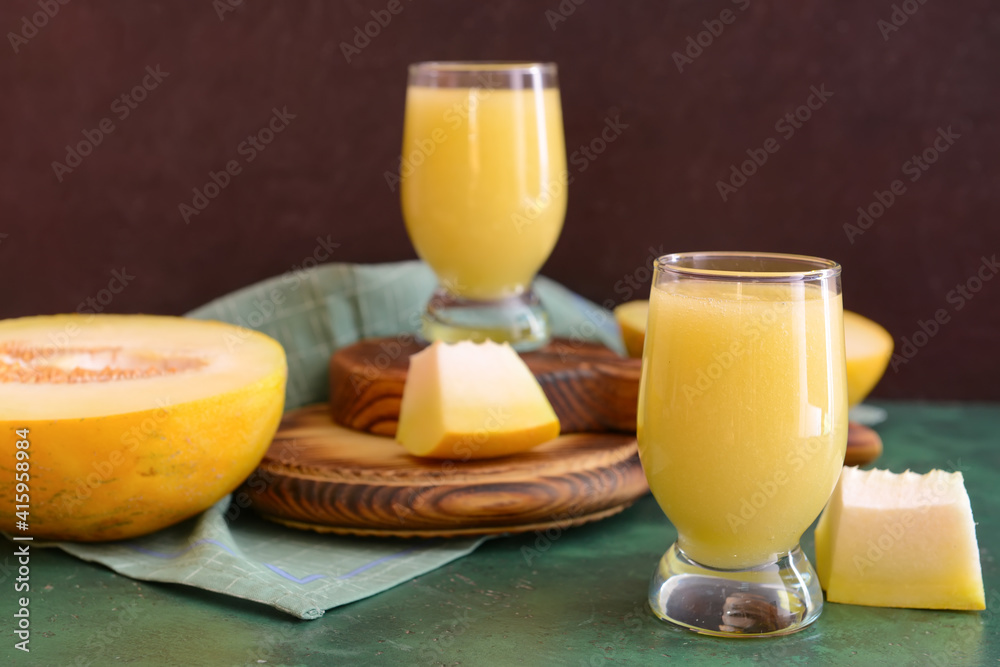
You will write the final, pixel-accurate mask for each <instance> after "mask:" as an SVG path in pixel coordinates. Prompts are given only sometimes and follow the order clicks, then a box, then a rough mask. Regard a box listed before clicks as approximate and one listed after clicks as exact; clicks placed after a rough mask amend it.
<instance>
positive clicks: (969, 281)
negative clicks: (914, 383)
mask: <svg viewBox="0 0 1000 667" xmlns="http://www.w3.org/2000/svg"><path fill="white" fill-rule="evenodd" d="M997 273H1000V262H998V261H997V256H996V253H993V255H991V256H990V257H986V256H983V257H980V262H979V266H978V267H977V268H976V270H975V271H974V272H973V274H972V275H971V276H969V277H968V278H966V279H965V281H964V282H961V283H958V284H957V285H955V287H954V288H952V289H951V290H949V291H948V293H947V294H946V295H945V301H946V302H947V303H948V304H949V305H950V306H951V310H950V311H949V309H947V308H938V309H937V310H935V311H934V314H933V315H932V316H931V317H929V318H928V319H926V320H923V319H918V320H917V327H916V329H915V330H914V331H913V333H911V334H910V335H909V336H903V338H902V339H901V341H900V345H899V347H897V348H896V349H897V350H898V351H896V352H893V354H892V358H891V359H890V360H889V366H890V367H891V368H892V370H893V372H894V373H895V372H899V369H900V367H901V366H905V365H906V364H908V363H910V361H911V360H912V359H913V358H914V357H915V356H917V354H918V353H919V352H920V350H922V349H923V348H924V347H926V346H927V344H928V343H930V342H931V340H932V339H933V338H934V337H935V336H937V335H938V333H939V332H940V331H941V327H943V326H944V325H946V324H948V323H949V322H951V316H952V313H953V312H958V311H960V310H962V309H963V308H965V306H966V304H968V303H969V301H971V300H972V299H973V298H975V296H976V295H977V294H978V293H979V292H980V290H982V289H983V287H984V286H985V285H986V283H988V282H989V281H991V280H993V278H994V276H996V275H997Z"/></svg>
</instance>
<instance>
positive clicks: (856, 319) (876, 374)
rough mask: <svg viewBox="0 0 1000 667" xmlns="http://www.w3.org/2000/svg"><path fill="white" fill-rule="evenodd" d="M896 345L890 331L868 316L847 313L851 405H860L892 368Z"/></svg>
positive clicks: (848, 384) (848, 400)
mask: <svg viewBox="0 0 1000 667" xmlns="http://www.w3.org/2000/svg"><path fill="white" fill-rule="evenodd" d="M892 346H893V343H892V336H890V335H889V332H888V331H886V330H885V329H883V328H882V327H881V326H879V325H878V324H876V323H875V322H872V321H871V320H869V319H868V318H867V317H862V316H861V315H858V314H857V313H852V312H851V311H849V310H845V311H844V349H845V352H846V353H847V404H848V405H857V404H858V403H860V402H861V401H863V400H864V399H865V397H866V396H868V394H869V393H871V390H872V389H873V388H874V387H875V385H876V384H877V383H878V381H879V380H880V379H881V378H882V375H883V374H884V373H885V369H886V366H888V365H889V359H890V358H891V357H892Z"/></svg>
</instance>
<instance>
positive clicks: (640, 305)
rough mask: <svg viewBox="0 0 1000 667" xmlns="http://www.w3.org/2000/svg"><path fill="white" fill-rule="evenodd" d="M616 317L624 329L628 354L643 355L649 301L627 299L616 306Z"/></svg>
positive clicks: (623, 333) (631, 355) (624, 339)
mask: <svg viewBox="0 0 1000 667" xmlns="http://www.w3.org/2000/svg"><path fill="white" fill-rule="evenodd" d="M615 319H616V320H617V321H618V327H619V328H620V329H621V330H622V340H623V341H624V342H625V351H626V352H628V356H630V357H633V358H635V359H638V358H640V357H642V347H643V345H644V344H645V343H646V320H647V319H649V301H647V300H645V299H643V300H639V301H627V302H625V303H623V304H621V305H620V306H617V307H616V308H615Z"/></svg>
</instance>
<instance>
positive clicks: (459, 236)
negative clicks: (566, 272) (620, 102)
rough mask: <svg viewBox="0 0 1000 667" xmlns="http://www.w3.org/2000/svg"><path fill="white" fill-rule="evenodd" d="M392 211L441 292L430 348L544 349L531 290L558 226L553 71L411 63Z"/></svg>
mask: <svg viewBox="0 0 1000 667" xmlns="http://www.w3.org/2000/svg"><path fill="white" fill-rule="evenodd" d="M401 160H402V161H401V164H400V178H401V185H402V189H401V199H402V208H403V218H404V220H405V222H406V228H407V231H408V233H409V235H410V239H411V240H412V241H413V245H414V247H415V248H416V250H417V254H418V255H419V256H420V257H421V258H422V259H423V260H424V261H426V262H427V263H428V264H429V265H430V266H431V268H432V269H433V270H434V273H435V274H436V276H437V278H438V282H439V286H438V289H437V290H436V292H435V293H434V295H433V297H432V298H431V302H430V303H429V304H428V308H427V312H426V313H425V316H424V328H423V332H424V335H425V337H426V338H428V339H431V340H445V341H456V340H485V339H487V338H490V339H492V340H495V341H506V342H510V343H511V344H512V345H514V347H516V348H518V349H522V350H524V349H532V348H535V347H539V346H541V345H543V344H544V343H545V342H546V341H547V340H548V338H549V329H548V322H547V318H546V316H545V312H544V310H543V309H542V307H541V304H540V303H539V301H538V299H537V297H536V296H535V294H534V292H533V291H532V290H531V283H532V280H533V279H534V277H535V275H536V274H537V273H538V270H539V269H540V268H541V266H542V264H543V263H544V262H545V260H546V259H547V258H548V256H549V254H550V253H551V252H552V249H553V247H554V246H555V243H556V240H557V239H558V238H559V232H560V231H561V230H562V224H563V218H564V217H565V214H566V189H567V177H568V174H567V171H566V148H565V140H564V138H563V125H562V110H561V106H560V103H559V89H558V84H557V79H556V67H555V65H553V64H551V63H474V62H467V63H445V62H438V63H434V62H431V63H417V64H415V65H411V67H410V74H409V87H408V89H407V94H406V116H405V122H404V128H403V152H402V156H401Z"/></svg>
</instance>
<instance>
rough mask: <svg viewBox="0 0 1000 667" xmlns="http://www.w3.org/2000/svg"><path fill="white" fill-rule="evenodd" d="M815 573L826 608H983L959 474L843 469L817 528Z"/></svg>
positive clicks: (966, 499)
mask: <svg viewBox="0 0 1000 667" xmlns="http://www.w3.org/2000/svg"><path fill="white" fill-rule="evenodd" d="M816 572H817V574H818V575H819V580H820V585H821V586H822V587H823V589H825V590H826V599H827V600H828V601H829V602H844V603H848V604H859V605H868V606H874V607H914V608H920V609H985V608H986V600H985V595H984V591H983V576H982V571H981V569H980V564H979V548H978V546H977V543H976V527H975V523H974V521H973V519H972V507H971V505H970V503H969V496H968V494H967V493H966V491H965V484H964V481H963V479H962V473H960V472H954V473H947V472H944V471H942V470H932V471H931V472H929V473H927V474H926V475H918V474H916V473H913V472H909V471H907V472H904V473H902V474H899V475H897V474H894V473H891V472H889V471H888V470H869V471H863V470H860V469H858V468H853V467H845V468H844V470H843V473H842V474H841V476H840V481H839V482H838V483H837V488H836V489H835V490H834V492H833V496H832V497H831V498H830V502H829V504H828V505H827V507H826V509H825V510H823V514H822V515H821V516H820V520H819V524H817V526H816Z"/></svg>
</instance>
